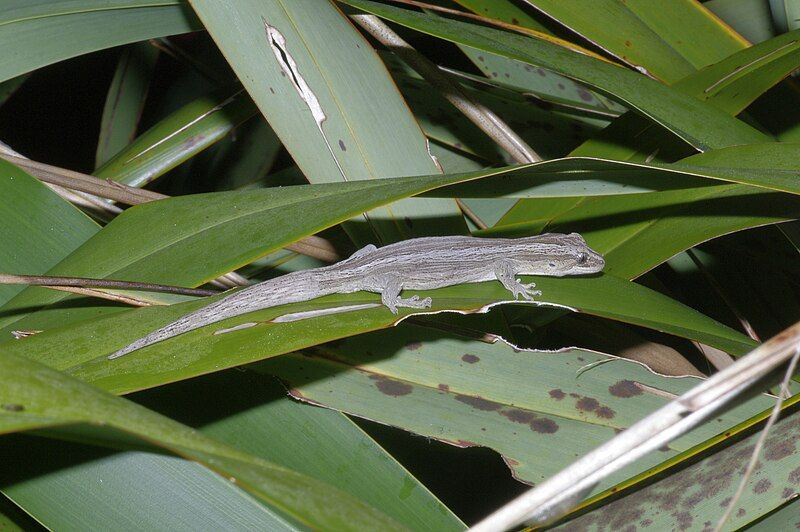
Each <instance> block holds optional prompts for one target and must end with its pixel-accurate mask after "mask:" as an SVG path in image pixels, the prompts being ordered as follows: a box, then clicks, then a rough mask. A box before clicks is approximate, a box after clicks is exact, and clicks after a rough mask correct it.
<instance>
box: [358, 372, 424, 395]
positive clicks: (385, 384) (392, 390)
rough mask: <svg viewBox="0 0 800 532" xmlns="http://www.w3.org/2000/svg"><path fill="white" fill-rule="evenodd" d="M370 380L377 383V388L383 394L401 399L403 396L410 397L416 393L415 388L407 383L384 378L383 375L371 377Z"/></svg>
mask: <svg viewBox="0 0 800 532" xmlns="http://www.w3.org/2000/svg"><path fill="white" fill-rule="evenodd" d="M369 378H370V379H372V380H374V381H375V387H376V388H378V390H380V392H381V393H383V394H386V395H391V396H392V397H400V396H401V395H408V394H410V393H411V392H413V391H414V388H413V387H412V386H411V385H410V384H408V383H406V382H400V381H396V380H394V379H390V378H389V377H384V376H383V375H370V377H369Z"/></svg>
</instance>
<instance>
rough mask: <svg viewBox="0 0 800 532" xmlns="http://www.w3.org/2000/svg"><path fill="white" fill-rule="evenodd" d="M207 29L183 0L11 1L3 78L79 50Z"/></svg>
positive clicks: (3, 24) (3, 16) (0, 19)
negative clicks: (104, 0) (98, 0)
mask: <svg viewBox="0 0 800 532" xmlns="http://www.w3.org/2000/svg"><path fill="white" fill-rule="evenodd" d="M199 29H201V26H200V24H199V22H198V21H197V19H196V18H195V16H194V14H193V13H192V11H191V9H189V8H188V6H186V4H185V3H184V2H182V1H179V0H163V1H159V2H158V3H155V4H154V2H152V0H109V1H106V2H103V3H102V4H101V5H98V3H97V2H95V1H94V0H67V1H61V2H30V1H29V0H6V1H5V2H4V3H3V8H2V10H0V39H2V42H3V43H5V48H4V51H3V54H2V57H0V81H5V80H7V79H11V78H13V77H15V76H19V75H20V74H24V73H26V72H30V71H31V70H35V69H37V68H41V67H43V66H45V65H49V64H51V63H55V62H57V61H62V60H64V59H68V58H70V57H75V56H77V55H81V54H86V53H89V52H94V51H96V50H102V49H104V48H110V47H112V46H119V45H121V44H128V43H132V42H136V41H143V40H146V39H152V38H154V37H163V36H164V35H175V34H178V33H187V32H190V31H196V30H199Z"/></svg>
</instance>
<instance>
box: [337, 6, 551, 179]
mask: <svg viewBox="0 0 800 532" xmlns="http://www.w3.org/2000/svg"><path fill="white" fill-rule="evenodd" d="M352 19H353V20H355V21H356V23H357V24H358V25H359V26H361V27H362V28H363V29H364V30H365V31H366V32H367V33H369V34H370V35H372V36H373V37H374V38H375V39H377V40H378V42H380V43H381V44H383V45H384V46H386V47H387V48H389V49H390V50H392V51H393V52H394V53H396V54H397V55H398V56H399V57H400V58H401V59H402V60H403V61H405V62H406V63H407V64H408V65H409V66H410V67H411V68H413V69H414V70H416V71H417V73H419V75H420V76H422V77H423V78H425V80H426V81H427V82H428V83H430V84H431V85H432V86H433V87H434V88H435V89H436V90H438V91H439V92H441V94H442V96H444V97H445V98H446V99H447V101H449V102H450V103H451V104H452V105H453V106H454V107H455V108H456V109H458V110H459V111H461V112H462V113H463V114H464V116H466V117H467V118H468V119H469V120H470V121H471V122H472V123H474V124H475V125H476V126H478V127H479V128H480V129H481V130H482V131H483V132H484V133H486V134H487V135H488V136H489V137H490V138H491V139H492V140H493V141H495V142H496V143H497V144H498V145H499V146H501V147H502V148H503V149H504V150H506V151H507V152H508V153H509V155H511V157H512V158H513V159H514V160H515V161H517V162H519V163H523V164H524V163H533V162H537V161H541V160H542V158H541V157H540V156H539V154H537V153H536V152H535V151H534V150H533V148H531V147H530V146H528V144H527V143H526V142H525V141H524V140H522V138H520V136H519V135H517V134H516V133H515V132H514V130H513V129H511V128H510V127H509V126H508V124H506V123H505V122H504V121H503V120H502V119H501V118H500V117H498V116H497V115H496V114H495V113H494V112H493V111H492V110H491V109H489V108H488V107H486V106H484V105H483V104H481V103H479V102H476V101H475V100H473V99H472V97H470V96H469V95H468V94H467V93H466V92H464V91H463V90H462V89H461V86H460V85H458V83H456V82H455V81H453V80H452V79H451V78H450V77H449V76H448V75H447V74H445V73H444V72H442V70H441V69H439V67H438V66H436V65H435V64H434V63H432V62H431V61H430V60H428V59H427V58H426V57H425V56H423V55H422V54H420V53H419V52H417V50H416V49H414V47H413V46H411V45H410V44H408V43H407V42H406V41H404V40H403V39H402V38H401V37H400V36H399V35H398V34H397V33H395V32H394V31H393V30H392V29H391V28H389V26H387V25H386V24H384V23H383V21H381V20H380V19H379V18H378V17H376V16H374V15H363V14H356V15H352Z"/></svg>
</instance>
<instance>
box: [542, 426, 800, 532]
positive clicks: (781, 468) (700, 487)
mask: <svg viewBox="0 0 800 532" xmlns="http://www.w3.org/2000/svg"><path fill="white" fill-rule="evenodd" d="M759 435H760V433H758V432H757V433H755V434H753V435H751V436H749V437H747V438H745V439H743V440H741V441H738V442H736V443H734V444H732V445H730V446H728V447H726V448H724V449H722V450H719V451H717V452H715V453H714V454H712V455H711V456H708V457H707V458H704V459H702V460H701V461H699V462H697V463H694V464H692V465H689V466H688V467H686V465H685V464H684V463H681V464H679V465H678V467H676V468H675V469H674V470H672V471H669V473H670V474H669V475H668V476H665V477H662V478H661V479H660V480H656V481H652V479H648V483H647V484H648V485H645V486H642V487H639V489H637V490H630V491H626V492H624V494H623V495H622V496H620V495H619V493H617V494H616V499H615V500H614V501H611V502H609V503H606V504H604V505H603V506H601V507H600V508H598V509H596V510H594V511H591V512H588V513H585V514H584V515H582V516H580V517H578V518H576V519H573V520H571V521H569V522H568V523H566V524H565V525H564V526H563V527H558V528H557V529H561V530H567V529H569V530H574V529H575V528H578V529H583V528H586V527H589V526H592V525H593V524H595V523H598V522H607V521H610V522H611V523H613V524H614V525H613V526H614V527H615V528H619V529H624V528H625V527H626V526H628V525H630V524H633V523H637V524H638V523H641V522H643V521H646V522H647V523H649V525H648V526H652V527H653V529H654V530H662V529H665V528H670V527H674V526H675V523H676V522H677V523H680V524H681V525H682V526H685V527H686V528H687V529H693V528H700V527H701V526H713V525H715V524H716V522H717V520H718V519H719V518H720V517H721V516H722V513H723V512H724V509H725V508H726V507H727V502H728V501H730V498H731V497H732V496H733V494H734V492H735V491H736V488H737V487H738V485H739V482H740V480H741V478H742V471H743V470H744V468H745V467H746V465H747V462H748V461H749V460H750V456H751V455H752V453H753V448H754V446H755V441H756V439H757V438H758V437H759ZM798 441H800V415H799V414H797V413H794V414H793V415H789V416H787V417H785V418H784V419H782V420H780V421H779V422H778V423H776V424H775V426H774V427H773V428H772V431H771V432H770V435H769V438H768V439H767V441H766V445H765V447H764V450H763V451H762V454H761V459H760V460H759V462H758V463H759V466H760V467H758V468H757V469H756V471H755V473H754V474H753V475H752V476H751V477H750V479H749V480H748V482H747V484H746V488H745V490H744V493H743V495H742V498H741V499H740V500H739V502H738V503H737V505H736V507H735V508H734V511H733V514H732V515H731V517H730V519H729V520H728V522H727V524H726V526H725V530H735V529H738V528H740V527H743V526H746V525H747V524H749V523H751V522H752V521H753V520H755V519H757V518H758V517H760V516H762V515H764V514H766V513H768V512H770V511H771V510H773V509H775V508H777V507H779V506H780V505H781V504H783V503H785V502H786V501H787V500H788V499H790V498H791V497H794V496H795V494H796V493H797V492H798V489H800V468H799V467H797V464H798V453H800V450H798V448H797V442H798ZM637 487H638V486H637ZM708 522H710V523H711V524H710V525H707V524H705V523H708ZM775 530H780V528H776V529H775Z"/></svg>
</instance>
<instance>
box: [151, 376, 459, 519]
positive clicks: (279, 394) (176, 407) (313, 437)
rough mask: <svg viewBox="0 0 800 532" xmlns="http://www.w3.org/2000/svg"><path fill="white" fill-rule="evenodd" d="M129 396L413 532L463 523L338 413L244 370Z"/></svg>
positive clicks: (268, 377)
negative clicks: (324, 485) (309, 404)
mask: <svg viewBox="0 0 800 532" xmlns="http://www.w3.org/2000/svg"><path fill="white" fill-rule="evenodd" d="M136 401H137V402H139V403H140V404H144V405H145V406H151V405H152V406H151V408H154V409H157V410H158V411H159V412H161V413H162V414H165V415H169V417H171V418H173V419H176V420H177V421H184V422H191V423H192V424H193V425H194V424H197V423H198V422H201V423H203V426H202V429H201V431H202V432H203V433H204V434H206V435H208V436H211V437H213V438H215V439H217V440H219V441H222V442H224V443H227V444H228V445H231V446H234V447H236V448H237V449H240V450H242V451H244V452H247V453H250V454H252V455H253V456H257V457H259V458H263V459H265V460H268V461H270V462H274V463H277V464H280V465H282V466H283V467H287V468H289V469H291V470H293V471H297V472H299V473H302V474H305V475H308V476H309V477H313V478H316V479H317V480H320V481H322V482H325V483H327V484H330V485H331V486H334V487H335V488H338V489H339V490H341V491H343V492H346V493H349V494H350V495H352V496H354V497H356V498H357V499H359V500H362V501H364V502H365V503H367V504H369V505H371V506H373V507H374V508H380V509H381V511H383V512H384V513H385V514H387V515H388V516H389V517H391V518H393V519H395V520H396V521H398V522H399V523H402V524H403V525H405V526H408V527H409V528H412V529H416V530H431V529H435V530H463V524H462V523H461V522H460V521H459V520H458V518H456V517H455V516H454V515H453V514H452V512H450V511H449V510H448V509H447V508H446V507H445V506H443V505H442V504H441V503H440V502H439V501H438V500H436V498H435V497H434V496H433V495H432V494H431V493H430V492H429V491H428V490H427V489H426V488H425V487H424V486H423V485H422V484H420V483H419V481H417V480H416V479H415V478H414V477H413V476H411V474H409V472H408V471H406V470H405V469H403V467H402V466H401V465H400V464H398V463H397V462H396V461H395V460H394V459H393V458H392V457H391V456H390V455H389V454H388V453H386V452H385V451H383V450H382V449H381V448H380V447H378V445H377V444H376V443H375V442H374V441H373V440H372V439H371V438H370V437H369V436H367V435H366V433H364V432H363V431H362V430H361V429H359V428H358V426H357V425H355V424H354V423H353V422H352V421H350V420H349V419H348V418H347V417H346V416H344V415H343V414H340V413H338V412H334V411H332V410H329V409H324V408H308V407H306V406H305V405H302V404H300V403H298V402H297V401H294V400H292V399H290V398H289V397H287V394H286V388H284V387H283V385H281V384H280V382H278V380H277V379H275V378H273V377H271V376H266V375H261V374H259V373H256V372H254V371H250V368H247V369H246V370H242V369H240V370H235V371H226V372H218V373H215V374H214V375H209V376H206V377H203V378H198V379H192V380H188V381H183V382H181V383H175V384H172V385H170V386H162V387H160V388H156V389H154V390H150V391H147V392H143V393H140V394H137V396H136Z"/></svg>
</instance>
